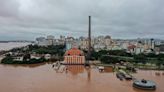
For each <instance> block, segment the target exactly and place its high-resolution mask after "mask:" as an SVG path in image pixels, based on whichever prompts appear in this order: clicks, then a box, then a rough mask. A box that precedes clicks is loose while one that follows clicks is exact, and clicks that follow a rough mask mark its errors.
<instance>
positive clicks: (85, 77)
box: [0, 64, 164, 92]
mask: <svg viewBox="0 0 164 92" xmlns="http://www.w3.org/2000/svg"><path fill="white" fill-rule="evenodd" d="M65 67H67V71H66V69H65ZM134 76H136V77H137V78H147V79H151V80H154V81H156V82H157V85H158V86H157V90H156V91H151V92H164V87H163V85H164V75H162V72H161V75H158V76H157V75H156V74H155V71H138V73H137V74H135V75H134ZM0 92H150V91H142V90H138V89H135V88H133V87H132V82H131V81H120V80H118V79H117V78H116V77H115V73H113V72H111V69H106V70H105V72H102V73H100V72H99V71H98V70H97V69H96V68H94V67H93V68H92V69H85V68H84V67H83V66H62V67H61V68H60V69H59V70H57V69H55V68H52V64H41V65H30V66H29V65H23V66H19V65H14V66H13V65H12V66H11V65H0Z"/></svg>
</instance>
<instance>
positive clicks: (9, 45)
mask: <svg viewBox="0 0 164 92" xmlns="http://www.w3.org/2000/svg"><path fill="white" fill-rule="evenodd" d="M29 44H31V43H29V42H7V43H0V51H1V50H10V49H12V48H16V47H23V46H27V45H29Z"/></svg>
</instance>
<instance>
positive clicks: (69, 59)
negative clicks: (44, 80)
mask: <svg viewBox="0 0 164 92" xmlns="http://www.w3.org/2000/svg"><path fill="white" fill-rule="evenodd" d="M64 64H70V65H74V64H80V65H81V64H85V56H84V54H83V52H82V51H81V50H79V49H77V48H72V49H70V50H68V51H66V53H65V56H64Z"/></svg>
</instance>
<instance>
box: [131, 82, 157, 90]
mask: <svg viewBox="0 0 164 92" xmlns="http://www.w3.org/2000/svg"><path fill="white" fill-rule="evenodd" d="M133 87H135V88H139V89H145V90H155V89H156V83H155V82H153V81H151V80H144V79H142V80H135V81H134V82H133Z"/></svg>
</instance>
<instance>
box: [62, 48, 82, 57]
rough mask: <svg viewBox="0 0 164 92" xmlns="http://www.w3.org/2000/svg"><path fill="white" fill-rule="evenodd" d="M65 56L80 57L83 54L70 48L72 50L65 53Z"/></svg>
mask: <svg viewBox="0 0 164 92" xmlns="http://www.w3.org/2000/svg"><path fill="white" fill-rule="evenodd" d="M65 55H66V56H73V55H77V56H82V55H84V54H83V52H82V51H81V50H79V49H77V48H72V49H70V50H68V51H66V53H65Z"/></svg>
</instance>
